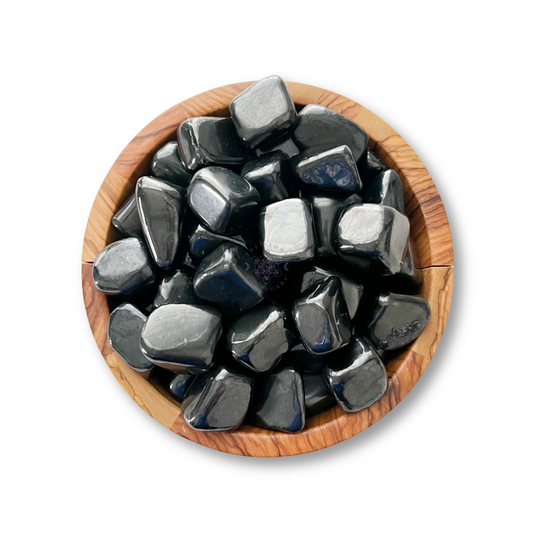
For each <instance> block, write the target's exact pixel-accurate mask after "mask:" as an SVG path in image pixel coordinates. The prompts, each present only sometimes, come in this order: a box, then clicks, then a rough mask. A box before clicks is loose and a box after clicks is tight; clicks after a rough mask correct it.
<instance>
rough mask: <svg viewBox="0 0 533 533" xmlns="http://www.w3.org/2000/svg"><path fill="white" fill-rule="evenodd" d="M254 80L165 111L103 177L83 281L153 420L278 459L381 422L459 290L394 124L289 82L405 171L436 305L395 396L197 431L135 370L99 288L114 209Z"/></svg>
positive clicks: (115, 365) (99, 330)
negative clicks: (273, 421)
mask: <svg viewBox="0 0 533 533" xmlns="http://www.w3.org/2000/svg"><path fill="white" fill-rule="evenodd" d="M251 83H252V82H246V83H238V84H233V85H227V86H225V87H220V88H218V89H213V90H211V91H207V92H205V93H202V94H200V95H197V96H195V97H193V98H190V99H188V100H186V101H185V102H182V103H181V104H178V105H176V106H174V107H172V108H171V109H169V110H168V111H165V112H164V113H163V114H162V115H160V116H159V117H157V118H156V119H155V120H154V121H152V122H151V123H150V124H148V126H146V127H145V128H144V129H143V130H142V131H141V132H140V133H139V134H138V135H137V136H136V137H135V138H134V139H133V140H132V141H131V142H130V143H129V144H128V146H127V147H126V148H125V149H124V151H123V152H122V153H121V154H120V156H119V157H118V159H117V160H116V162H115V163H114V165H113V167H112V168H111V170H110V171H109V173H108V175H107V176H106V178H105V180H104V182H103V183H102V186H101V187H100V190H99V191H98V194H97V197H96V199H95V202H94V204H93V207H92V209H91V213H90V216H89V221H88V223H87V229H86V232H85V238H84V242H83V253H82V285H83V296H84V300H85V307H86V310H87V317H88V319H89V324H90V326H91V329H92V332H93V335H94V338H95V340H96V342H97V344H98V348H99V349H100V352H101V353H102V355H103V356H104V358H105V360H106V362H107V364H108V366H109V367H110V369H111V371H112V372H113V374H114V376H115V377H116V379H117V380H118V382H119V383H120V384H121V385H122V387H123V388H124V390H126V392H127V393H128V394H129V395H130V396H131V397H132V398H133V399H134V400H135V401H136V402H137V404H139V405H140V406H141V407H142V408H143V409H144V410H145V411H146V412H147V413H148V414H149V415H150V416H152V417H153V418H155V419H156V420H158V421H159V422H161V423H162V424H163V425H164V426H166V427H168V428H170V429H171V430H172V431H174V432H175V433H177V434H178V435H181V436H183V437H185V438H187V439H189V440H192V441H195V442H198V443H199V444H202V445H204V446H208V447H210V448H213V449H216V450H220V451H224V452H227V453H233V454H237V455H249V456H256V457H276V456H285V455H297V454H301V453H307V452H311V451H315V450H319V449H321V448H325V447H328V446H331V445H333V444H336V443H338V442H341V441H343V440H346V439H348V438H350V437H352V436H354V435H356V434H357V433H359V432H361V431H363V430H364V429H366V428H367V427H369V426H371V425H372V424H374V423H375V422H377V421H378V420H379V419H380V418H381V417H383V416H384V415H385V414H387V413H388V412H389V411H390V410H391V409H392V408H393V407H395V406H396V405H397V404H398V402H400V400H402V399H403V398H404V397H405V395H406V394H407V393H408V392H409V391H410V390H411V388H412V387H413V386H414V385H415V383H416V382H417V381H418V379H419V378H420V376H421V375H422V373H423V372H424V370H425V369H426V367H427V365H428V364H429V361H430V360H431V358H432V357H433V354H434V353H435V350H436V348H437V345H438V343H439V341H440V338H441V336H442V333H443V331H444V327H445V325H446V320H447V318H448V311H449V309H450V304H451V296H452V287H453V247H452V240H451V234H450V229H449V226H448V220H447V218H446V212H445V210H444V206H443V204H442V201H441V199H440V196H439V194H438V191H437V189H436V187H435V185H434V183H433V181H432V180H431V178H430V176H429V174H428V172H427V170H426V169H425V167H424V166H423V164H422V162H421V161H420V159H419V158H418V157H417V155H416V154H415V152H414V151H413V150H412V148H411V147H410V146H409V145H408V144H407V143H406V142H405V141H404V140H403V139H402V138H401V137H400V136H399V135H398V134H397V133H396V132H395V131H394V130H393V129H392V128H391V127H390V126H388V125H387V124H386V123H385V122H383V121H382V120H381V119H380V118H378V117H377V116H376V115H374V114H373V113H372V112H370V111H368V110H367V109H365V108H364V107H362V106H361V105H359V104H357V103H355V102H353V101H352V100H349V99H347V98H345V97H343V96H340V95H338V94H335V93H332V92H330V91H326V90H325V89H319V88H317V87H312V86H309V85H303V84H300V83H291V82H288V83H287V85H288V87H289V91H290V93H291V96H292V98H293V100H294V102H295V103H296V104H299V105H307V104H310V103H315V104H321V105H323V106H326V107H329V108H331V109H333V110H335V111H337V112H339V113H341V114H343V115H345V116H346V117H348V118H350V119H352V120H354V121H355V122H357V123H358V124H360V125H361V126H362V127H363V128H364V129H365V130H366V131H367V132H368V134H369V136H370V139H371V140H370V147H371V148H373V149H374V150H375V151H376V153H377V155H378V156H379V157H380V158H381V159H383V160H384V161H385V162H386V163H387V164H388V165H389V166H390V167H391V168H394V169H395V170H396V171H398V173H399V174H400V177H401V178H402V183H403V187H404V194H405V200H406V214H407V215H408V217H409V219H410V222H411V239H412V243H413V244H412V248H413V256H414V260H415V264H416V265H417V267H418V268H420V269H421V271H422V275H423V284H422V291H421V294H422V296H424V297H425V298H426V299H427V300H428V302H429V304H430V306H431V312H432V315H431V319H430V322H429V324H428V326H427V327H426V329H425V330H424V331H423V332H422V334H421V335H420V337H419V338H418V339H417V340H416V341H415V342H414V343H413V344H412V345H411V346H410V347H409V348H408V349H406V350H405V351H403V352H402V353H401V354H400V355H398V356H397V357H395V358H394V359H393V360H392V361H390V362H389V363H387V365H386V366H387V371H388V375H389V383H388V388H387V392H386V393H385V394H384V395H383V397H382V398H381V399H380V400H379V401H378V402H376V403H375V404H374V405H372V406H371V407H370V408H368V409H365V410H363V411H361V412H359V413H354V414H346V413H344V412H343V411H342V410H341V409H340V408H338V407H334V408H332V409H329V410H328V411H325V412H323V413H320V414H319V415H317V416H315V417H312V418H311V419H310V420H309V421H308V424H307V427H306V429H305V430H304V431H303V432H301V433H297V434H285V433H279V432H275V431H269V430H265V429H259V428H255V427H250V426H242V427H241V428H239V430H237V431H234V432H230V433H228V432H222V433H204V432H198V431H194V430H192V429H190V428H189V427H188V426H187V425H186V424H185V422H184V421H183V418H182V417H181V416H180V407H179V404H178V403H177V402H175V401H174V400H173V399H172V398H171V397H170V396H169V395H168V394H166V393H165V392H164V391H162V390H161V389H160V387H158V386H157V385H156V384H152V383H151V382H150V381H146V380H145V379H143V378H142V377H141V376H140V375H139V374H137V373H136V372H135V371H133V370H131V369H130V368H129V367H128V366H127V365H126V364H125V363H124V362H123V361H122V359H121V358H120V357H118V355H117V354H116V353H115V352H114V351H113V350H112V349H111V347H110V346H109V343H108V341H107V336H106V335H107V334H106V332H107V321H108V318H109V308H108V305H107V300H106V297H105V295H103V294H102V293H100V292H98V291H97V290H96V288H95V287H94V283H93V280H92V274H91V272H92V261H93V260H94V258H95V257H96V255H97V254H98V252H100V250H102V249H103V248H104V247H105V246H106V245H107V244H109V243H110V242H113V240H115V239H116V238H117V235H116V233H115V231H114V229H113V227H112V225H111V217H112V216H113V213H114V212H115V211H116V210H117V209H118V207H120V205H121V204H122V202H123V201H124V200H125V199H126V198H127V197H128V196H129V195H130V194H131V193H132V192H133V190H134V186H135V182H136V181H137V179H138V178H139V177H140V176H142V175H144V174H147V173H148V170H149V164H150V160H151V157H152V155H153V154H154V153H155V151H156V150H157V149H158V148H159V147H160V146H162V145H163V144H164V143H165V142H167V141H169V140H172V139H174V138H175V134H176V129H177V127H178V125H179V124H180V123H181V122H182V121H183V120H185V119H186V118H188V117H192V116H201V115H217V116H223V115H227V106H228V104H229V102H230V100H231V99H232V98H233V97H234V96H235V95H237V94H238V93H240V92H241V91H242V90H243V89H245V88H246V87H248V86H249V85H250V84H251Z"/></svg>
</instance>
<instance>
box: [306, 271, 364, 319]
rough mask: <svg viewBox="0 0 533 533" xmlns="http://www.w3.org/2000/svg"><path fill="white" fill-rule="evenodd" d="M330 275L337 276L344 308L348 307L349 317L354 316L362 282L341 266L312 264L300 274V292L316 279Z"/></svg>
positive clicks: (322, 278) (319, 279)
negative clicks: (344, 304) (344, 303)
mask: <svg viewBox="0 0 533 533" xmlns="http://www.w3.org/2000/svg"><path fill="white" fill-rule="evenodd" d="M330 276H336V277H337V278H339V280H340V282H341V285H342V294H343V296H344V301H345V302H346V308H347V309H348V315H349V316H350V318H351V319H353V318H354V316H355V313H356V312H357V308H358V307H359V303H360V301H361V297H362V295H363V289H364V287H363V284H362V283H361V282H359V281H356V280H355V279H353V277H351V276H350V275H349V274H348V273H346V272H345V271H343V270H342V268H335V267H330V266H323V267H322V266H318V265H314V266H312V267H311V268H310V269H309V270H307V271H306V272H304V274H303V276H302V285H301V292H305V291H306V290H308V289H309V287H311V285H314V284H315V283H317V282H318V281H322V280H325V279H327V278H329V277H330Z"/></svg>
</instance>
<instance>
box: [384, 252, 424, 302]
mask: <svg viewBox="0 0 533 533" xmlns="http://www.w3.org/2000/svg"><path fill="white" fill-rule="evenodd" d="M381 280H382V282H383V287H384V288H386V289H387V290H389V291H390V292H399V293H407V294H416V293H417V292H418V290H419V288H420V285H421V284H422V273H421V271H420V270H418V269H417V268H416V267H415V264H414V261H413V253H412V251H411V243H410V242H409V243H408V245H407V252H405V259H404V260H403V264H402V268H401V269H400V272H398V274H394V275H387V274H386V275H384V276H383V277H382V278H381Z"/></svg>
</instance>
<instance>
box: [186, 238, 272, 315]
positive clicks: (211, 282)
mask: <svg viewBox="0 0 533 533" xmlns="http://www.w3.org/2000/svg"><path fill="white" fill-rule="evenodd" d="M253 265H254V261H253V258H252V256H251V255H250V253H249V252H248V251H246V250H245V249H244V248H243V247H242V246H239V245H238V244H234V243H224V244H222V245H220V246H219V247H218V248H217V249H216V250H215V251H214V252H212V253H210V254H209V255H208V256H207V257H206V258H205V259H204V260H203V261H202V263H201V264H200V266H199V267H198V269H197V270H196V274H195V276H194V292H195V293H196V295H197V296H198V297H199V298H201V299H202V300H205V301H206V302H210V303H212V304H213V305H215V306H216V307H218V308H219V309H221V310H222V312H223V313H224V314H225V315H227V316H235V315H238V314H240V313H243V312H244V311H247V310H248V309H251V308H252V307H254V306H255V305H257V304H258V303H259V302H260V301H261V300H262V299H263V298H264V297H265V295H266V292H267V282H266V280H265V279H263V278H261V277H260V276H258V275H256V274H254V272H253Z"/></svg>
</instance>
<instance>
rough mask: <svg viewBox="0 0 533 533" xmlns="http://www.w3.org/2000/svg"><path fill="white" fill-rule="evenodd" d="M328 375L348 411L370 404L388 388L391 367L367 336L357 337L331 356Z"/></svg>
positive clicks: (335, 392)
mask: <svg viewBox="0 0 533 533" xmlns="http://www.w3.org/2000/svg"><path fill="white" fill-rule="evenodd" d="M324 376H325V378H326V381H327V383H328V385H329V387H330V389H331V390H332V391H333V394H334V395H335V398H336V400H337V403H338V404H339V405H340V407H341V408H342V410H343V411H345V412H347V413H355V412H357V411H361V410H362V409H366V408H367V407H370V406H371V405H372V404H373V403H374V402H376V401H377V400H379V399H380V398H381V396H383V393H384V392H385V391H386V389H387V371H386V370H385V367H384V366H383V363H382V362H381V359H380V358H379V356H378V354H377V352H376V350H375V349H374V348H373V347H372V345H371V344H370V343H369V342H368V340H366V339H365V338H364V337H359V336H357V337H354V339H353V340H352V342H351V343H350V344H349V345H348V346H347V347H346V348H344V349H342V350H339V351H338V352H337V353H336V354H334V355H333V356H331V357H330V358H328V359H327V361H326V364H325V368H324Z"/></svg>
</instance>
